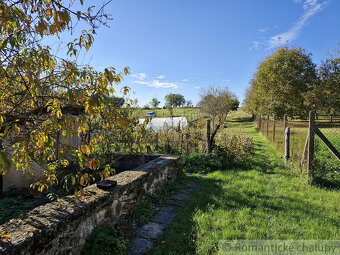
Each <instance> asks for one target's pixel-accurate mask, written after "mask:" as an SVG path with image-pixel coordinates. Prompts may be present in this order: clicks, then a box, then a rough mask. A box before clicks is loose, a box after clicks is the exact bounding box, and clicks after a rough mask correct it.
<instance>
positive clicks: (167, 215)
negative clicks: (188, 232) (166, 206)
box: [152, 211, 175, 225]
mask: <svg viewBox="0 0 340 255" xmlns="http://www.w3.org/2000/svg"><path fill="white" fill-rule="evenodd" d="M174 217H175V212H166V211H160V212H158V213H157V214H156V215H155V216H154V217H153V219H152V221H153V222H156V223H161V224H165V225H168V224H169V223H170V222H171V221H172V219H173V218H174Z"/></svg>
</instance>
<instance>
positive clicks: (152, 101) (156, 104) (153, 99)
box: [150, 97, 161, 108]
mask: <svg viewBox="0 0 340 255" xmlns="http://www.w3.org/2000/svg"><path fill="white" fill-rule="evenodd" d="M160 103H161V102H159V101H158V99H157V98H155V97H154V98H152V99H151V103H150V104H151V106H152V107H153V108H157V106H158V105H159V104H160Z"/></svg>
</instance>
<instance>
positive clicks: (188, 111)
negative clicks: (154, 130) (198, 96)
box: [136, 107, 200, 119]
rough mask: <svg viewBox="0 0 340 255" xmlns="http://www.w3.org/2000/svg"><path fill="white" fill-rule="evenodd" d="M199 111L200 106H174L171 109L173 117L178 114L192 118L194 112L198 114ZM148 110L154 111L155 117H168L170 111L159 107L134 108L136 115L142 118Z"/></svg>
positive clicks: (178, 115)
mask: <svg viewBox="0 0 340 255" xmlns="http://www.w3.org/2000/svg"><path fill="white" fill-rule="evenodd" d="M199 111H200V108H198V107H175V108H174V109H173V115H174V117H180V116H184V117H187V118H190V119H191V118H193V117H194V114H198V113H199ZM148 112H156V117H157V118H163V117H164V118H166V117H170V112H169V110H168V109H161V108H157V109H154V108H150V109H146V110H145V109H137V110H136V114H137V116H139V117H140V118H144V117H145V115H146V114H147V113H148Z"/></svg>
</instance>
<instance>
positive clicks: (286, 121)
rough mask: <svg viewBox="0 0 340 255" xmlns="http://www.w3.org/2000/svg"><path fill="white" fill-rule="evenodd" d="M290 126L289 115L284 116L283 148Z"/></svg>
mask: <svg viewBox="0 0 340 255" xmlns="http://www.w3.org/2000/svg"><path fill="white" fill-rule="evenodd" d="M287 124H288V116H287V114H285V115H283V146H285V132H286V128H287Z"/></svg>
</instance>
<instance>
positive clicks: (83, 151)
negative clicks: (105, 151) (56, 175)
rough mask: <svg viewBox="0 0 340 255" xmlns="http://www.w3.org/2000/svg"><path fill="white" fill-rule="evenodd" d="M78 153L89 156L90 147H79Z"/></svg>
mask: <svg viewBox="0 0 340 255" xmlns="http://www.w3.org/2000/svg"><path fill="white" fill-rule="evenodd" d="M80 151H81V152H82V153H83V154H86V155H90V153H91V150H90V147H89V146H88V145H87V144H83V145H81V146H80Z"/></svg>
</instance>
